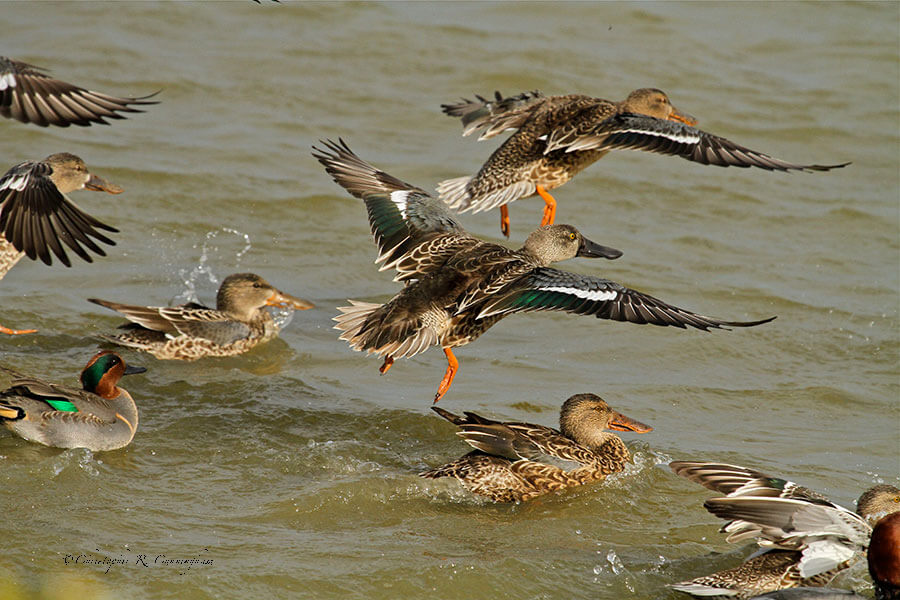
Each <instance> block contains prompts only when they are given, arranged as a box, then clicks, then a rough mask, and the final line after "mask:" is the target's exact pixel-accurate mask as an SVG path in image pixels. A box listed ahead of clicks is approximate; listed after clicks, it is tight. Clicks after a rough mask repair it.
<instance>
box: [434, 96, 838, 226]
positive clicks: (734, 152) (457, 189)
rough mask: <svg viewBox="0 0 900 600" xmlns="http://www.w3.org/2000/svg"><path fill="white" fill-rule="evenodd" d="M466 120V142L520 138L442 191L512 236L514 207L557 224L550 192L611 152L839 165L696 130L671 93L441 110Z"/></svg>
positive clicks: (738, 163)
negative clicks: (469, 138)
mask: <svg viewBox="0 0 900 600" xmlns="http://www.w3.org/2000/svg"><path fill="white" fill-rule="evenodd" d="M442 108H443V110H444V112H445V113H446V114H448V115H450V116H451V117H460V118H461V119H462V123H463V126H464V128H465V129H464V130H463V135H469V134H470V133H472V132H473V131H479V130H483V131H484V133H482V134H481V137H479V138H478V139H479V140H484V139H487V138H491V137H494V136H495V135H498V134H500V133H502V132H504V131H506V130H508V129H515V130H518V131H516V133H514V134H513V135H512V136H511V137H510V138H509V139H508V140H506V142H504V143H503V145H501V146H500V147H499V148H498V149H497V150H496V151H495V152H494V153H493V154H491V156H490V158H488V159H487V162H485V163H484V165H483V166H482V167H481V169H480V170H479V171H478V173H477V174H476V175H475V176H474V177H458V178H456V179H448V180H446V181H442V182H441V183H440V184H438V188H437V189H438V193H439V195H440V197H441V199H442V200H444V201H445V202H447V203H448V204H449V205H450V206H451V207H452V208H454V209H457V210H461V211H463V212H464V211H467V210H471V211H473V212H480V211H483V210H488V209H491V208H495V207H497V206H499V207H500V228H501V230H502V231H503V234H504V235H506V236H507V237H508V236H509V213H508V212H507V206H506V205H507V204H509V203H510V202H513V201H515V200H518V199H519V198H526V197H528V196H532V195H535V194H537V195H539V196H541V198H543V199H544V202H545V203H546V206H545V208H544V217H543V220H542V221H541V225H549V224H552V223H553V219H554V217H555V215H556V201H555V200H554V198H553V196H551V195H550V194H549V190H552V189H554V188H557V187H559V186H561V185H563V184H565V183H566V182H568V181H569V180H570V179H572V178H573V177H574V176H575V175H576V174H578V173H579V172H580V171H581V170H583V169H585V168H586V167H588V166H590V165H591V164H593V163H594V162H595V161H597V160H598V159H600V158H601V157H603V156H604V155H605V154H606V153H607V152H609V151H610V150H619V149H632V150H645V151H647V152H657V153H660V154H671V155H674V156H680V157H682V158H686V159H688V160H691V161H694V162H698V163H702V164H706V165H717V166H720V167H729V166H734V167H759V168H761V169H766V170H769V171H790V170H802V171H828V170H830V169H835V168H838V167H843V166H845V165H846V164H849V163H844V164H840V165H828V166H826V165H795V164H792V163H788V162H785V161H783V160H779V159H777V158H772V157H771V156H768V155H766V154H763V153H761V152H756V151H755V150H750V149H749V148H744V147H743V146H739V145H737V144H735V143H734V142H732V141H730V140H726V139H725V138H721V137H718V136H716V135H712V134H709V133H706V132H705V131H701V130H699V129H696V128H694V127H692V125H694V124H695V123H696V122H697V121H696V119H694V118H693V117H691V116H690V115H686V114H684V113H682V112H679V111H678V110H676V109H675V107H674V106H672V104H671V103H670V102H669V97H668V96H666V94H665V92H663V91H661V90H657V89H654V88H643V89H639V90H635V91H633V92H631V93H630V94H629V95H628V97H627V98H626V99H625V100H624V101H622V102H611V101H609V100H603V99H600V98H592V97H590V96H583V95H581V94H569V95H566V96H545V95H544V94H542V93H541V92H539V91H533V92H525V93H522V94H519V95H517V96H511V97H509V98H503V97H502V96H501V94H500V92H496V94H495V98H494V99H493V100H487V99H485V98H482V97H481V96H477V100H474V101H473V100H463V101H462V102H459V103H457V104H444V105H442Z"/></svg>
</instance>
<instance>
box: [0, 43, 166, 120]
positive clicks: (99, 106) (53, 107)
mask: <svg viewBox="0 0 900 600" xmlns="http://www.w3.org/2000/svg"><path fill="white" fill-rule="evenodd" d="M44 71H45V69H43V68H42V67H37V66H35V65H30V64H28V63H24V62H21V61H18V60H13V59H11V58H7V57H5V56H0V115H3V116H4V117H7V118H9V119H17V120H19V121H21V122H23V123H33V124H35V125H39V126H41V127H47V126H48V125H56V126H58V127H68V126H69V125H79V126H81V127H88V126H90V125H92V124H94V123H100V124H102V125H108V123H107V122H106V121H105V120H104V119H124V118H125V116H124V115H121V114H119V113H123V112H128V113H139V112H144V111H142V110H138V109H137V108H134V107H135V106H141V105H146V104H157V102H155V101H151V100H147V98H150V97H151V96H154V95H155V94H150V96H144V97H142V98H119V97H116V96H110V95H109V94H103V93H101V92H92V91H90V90H86V89H84V88H81V87H78V86H76V85H72V84H71V83H66V82H65V81H60V80H59V79H54V78H53V77H50V76H49V75H47V74H46V73H45V72H44Z"/></svg>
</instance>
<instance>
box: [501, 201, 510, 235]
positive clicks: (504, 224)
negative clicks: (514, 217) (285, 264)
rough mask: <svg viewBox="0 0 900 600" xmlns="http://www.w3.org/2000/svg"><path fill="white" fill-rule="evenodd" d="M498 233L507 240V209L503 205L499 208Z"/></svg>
mask: <svg viewBox="0 0 900 600" xmlns="http://www.w3.org/2000/svg"><path fill="white" fill-rule="evenodd" d="M500 232H501V233H502V234H503V235H505V236H506V237H507V238H509V209H508V208H507V207H506V205H505V204H504V205H503V206H501V207H500Z"/></svg>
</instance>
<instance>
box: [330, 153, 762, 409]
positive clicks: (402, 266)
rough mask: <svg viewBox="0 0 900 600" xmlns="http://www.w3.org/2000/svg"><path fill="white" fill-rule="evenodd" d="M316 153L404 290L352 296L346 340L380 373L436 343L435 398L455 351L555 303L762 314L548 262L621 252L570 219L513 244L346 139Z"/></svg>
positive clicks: (616, 312)
mask: <svg viewBox="0 0 900 600" xmlns="http://www.w3.org/2000/svg"><path fill="white" fill-rule="evenodd" d="M321 143H322V145H323V146H324V148H317V147H315V146H314V147H313V156H314V157H315V158H316V159H318V160H319V162H321V163H322V165H323V166H324V167H325V170H326V172H327V173H328V174H329V175H331V177H332V178H333V179H334V181H335V182H336V183H337V184H338V185H340V186H342V187H343V188H344V189H345V190H346V191H347V192H349V193H350V194H351V195H353V196H355V197H357V198H361V199H362V200H363V201H364V202H365V205H366V209H367V211H368V214H369V224H370V225H371V229H372V234H373V235H374V237H375V243H376V245H377V246H378V252H379V254H378V258H377V259H376V261H375V262H376V264H380V265H381V267H380V268H381V270H384V269H389V268H393V269H395V270H396V271H397V275H396V277H395V278H394V280H395V281H402V282H404V283H405V287H404V288H403V290H402V291H400V292H399V293H398V294H397V295H395V296H394V297H393V298H392V299H391V300H390V301H389V302H387V303H385V304H372V303H368V302H358V301H353V300H351V301H350V306H343V307H338V310H339V311H340V312H341V313H342V314H340V315H339V316H337V317H335V318H334V320H335V321H336V322H337V325H336V326H335V328H336V329H338V330H340V331H342V332H343V333H342V334H341V335H340V339H342V340H345V341H347V342H348V343H349V344H350V347H351V348H352V349H354V350H357V351H365V352H367V353H369V354H376V355H378V356H381V357H383V358H384V363H383V364H382V366H381V367H380V369H379V371H380V372H381V373H382V374H384V373H386V372H387V371H388V369H390V367H391V365H392V364H393V363H394V360H395V359H397V358H409V357H411V356H415V355H416V354H419V353H420V352H424V351H425V350H427V349H428V348H430V347H431V346H434V345H440V346H441V347H442V348H443V350H444V354H445V356H446V357H447V370H446V371H445V373H444V377H443V379H442V380H441V383H440V385H439V387H438V390H437V393H436V394H435V397H434V402H437V401H438V400H440V399H441V397H443V395H444V394H445V393H446V392H447V390H448V389H449V388H450V385H451V384H452V382H453V379H454V377H455V376H456V373H457V371H458V368H459V362H458V360H457V359H456V357H455V356H454V354H453V351H452V349H453V348H456V347H458V346H463V345H465V344H469V343H471V342H473V341H474V340H475V339H477V338H478V337H479V336H480V335H481V334H483V333H484V332H485V331H487V330H488V329H489V328H490V327H491V326H492V325H494V324H495V323H496V322H497V321H499V320H500V319H502V318H503V317H505V316H507V315H510V314H513V313H517V312H528V311H544V310H559V311H565V312H569V313H574V314H581V315H594V316H596V317H598V318H601V319H611V320H615V321H628V322H631V323H637V324H645V323H651V324H653V325H660V326H664V327H665V326H673V327H679V328H682V329H685V328H686V327H693V328H696V329H700V330H704V331H706V330H709V329H723V328H728V327H753V326H756V325H761V324H763V323H767V322H769V321H771V320H772V319H774V318H775V317H770V318H768V319H763V320H760V321H749V322H737V321H723V320H720V319H716V318H713V317H706V316H703V315H699V314H696V313H693V312H690V311H686V310H684V309H681V308H678V307H676V306H673V305H670V304H667V303H665V302H663V301H662V300H658V299H656V298H654V297H652V296H650V295H647V294H644V293H641V292H638V291H635V290H632V289H629V288H626V287H624V286H622V285H619V284H618V283H615V282H612V281H609V280H607V279H601V278H599V277H593V276H590V275H580V274H576V273H569V272H567V271H562V270H558V269H552V268H550V265H551V264H552V263H554V262H558V261H561V260H566V259H570V258H574V257H576V256H580V257H586V258H606V259H610V260H611V259H615V258H618V257H619V256H621V255H622V253H621V252H620V251H619V250H616V249H614V248H609V247H607V246H602V245H600V244H597V243H596V242H593V241H591V240H589V239H587V238H585V237H584V236H583V235H582V234H581V232H579V231H578V229H576V228H575V227H573V226H572V225H560V224H556V225H547V226H544V227H541V228H540V229H538V230H536V231H535V232H533V233H532V234H531V235H530V236H529V237H528V239H527V240H526V241H525V245H524V246H523V247H522V248H520V249H518V250H513V249H510V248H507V247H506V246H502V245H499V244H494V243H491V242H487V241H483V240H480V239H478V238H475V237H473V236H471V235H470V234H468V233H467V232H466V231H465V230H464V229H463V228H462V226H461V225H460V224H459V223H458V222H457V220H456V219H455V217H454V215H453V214H452V213H451V212H450V211H449V209H448V207H447V206H446V204H444V203H443V202H441V201H440V200H438V199H437V198H434V197H433V196H431V195H429V194H428V193H427V192H425V191H424V190H422V189H421V188H417V187H414V186H412V185H410V184H408V183H405V182H403V181H401V180H399V179H397V178H396V177H393V176H392V175H389V174H387V173H385V172H383V171H380V170H378V169H376V168H375V167H373V166H372V165H370V164H369V163H367V162H365V161H363V160H362V159H360V158H359V157H358V156H356V155H355V154H354V153H353V151H352V150H350V148H349V146H347V144H346V142H344V141H343V140H340V141H339V142H333V141H330V140H329V141H323V142H321Z"/></svg>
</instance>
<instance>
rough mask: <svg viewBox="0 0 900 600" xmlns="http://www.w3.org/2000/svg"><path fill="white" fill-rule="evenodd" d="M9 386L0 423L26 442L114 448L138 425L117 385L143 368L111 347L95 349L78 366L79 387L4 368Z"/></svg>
mask: <svg viewBox="0 0 900 600" xmlns="http://www.w3.org/2000/svg"><path fill="white" fill-rule="evenodd" d="M0 370H3V371H6V372H8V373H11V374H12V375H13V380H12V385H11V386H10V387H9V388H7V389H5V390H3V391H0V422H2V423H3V424H4V425H5V426H6V428H7V429H9V430H10V431H12V432H13V433H15V434H16V435H18V436H20V437H23V438H25V439H26V440H28V441H29V442H37V443H38V444H44V445H45V446H54V447H56V448H88V449H89V450H93V451H100V450H115V449H116V448H122V447H124V446H127V445H128V444H130V443H131V440H132V439H134V432H135V431H137V428H138V409H137V406H135V404H134V399H133V398H132V397H131V394H129V393H128V392H127V391H126V390H125V389H124V388H121V387H118V386H117V384H118V383H119V380H120V379H121V378H122V376H123V375H132V374H134V373H143V372H144V371H146V370H147V369H145V368H143V367H132V366H130V365H126V364H125V361H123V360H122V358H121V357H120V356H119V355H118V354H116V353H115V352H110V351H108V350H107V351H104V352H99V353H98V354H96V355H95V356H94V357H93V358H91V360H90V361H89V362H88V364H87V366H86V367H85V368H84V370H82V371H81V388H82V389H80V390H79V389H76V388H70V387H66V386H62V385H57V384H55V383H49V382H47V381H44V380H42V379H38V378H35V377H26V376H24V375H21V374H19V373H17V372H16V371H13V370H12V369H8V368H6V367H0Z"/></svg>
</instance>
